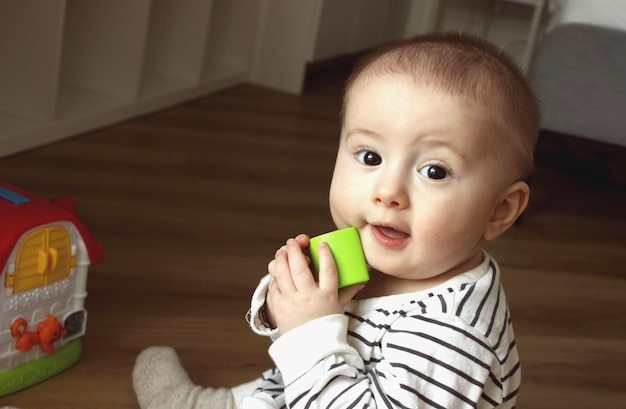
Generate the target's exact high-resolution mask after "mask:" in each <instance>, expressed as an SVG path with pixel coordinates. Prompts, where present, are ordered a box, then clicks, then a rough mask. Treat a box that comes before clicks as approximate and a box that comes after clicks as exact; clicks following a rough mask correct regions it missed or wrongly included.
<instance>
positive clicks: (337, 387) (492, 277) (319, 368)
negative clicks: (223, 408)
mask: <svg viewBox="0 0 626 409" xmlns="http://www.w3.org/2000/svg"><path fill="white" fill-rule="evenodd" d="M266 291H267V280H266V279H264V280H263V281H262V282H261V284H260V286H259V288H257V291H256V292H255V296H254V298H253V302H252V309H251V314H252V315H251V318H252V319H251V325H252V328H253V329H254V330H255V331H256V332H257V333H260V334H264V335H269V336H271V337H272V338H273V339H274V343H273V344H272V346H271V347H270V350H269V353H270V355H271V357H272V359H273V360H274V363H275V364H276V367H277V369H274V370H271V371H268V372H266V373H265V374H264V375H263V377H262V379H261V381H260V384H259V386H258V391H257V393H260V394H264V396H265V397H266V398H267V396H270V397H271V398H272V400H273V402H274V404H275V407H279V408H280V407H289V408H342V409H344V408H410V409H415V408H445V409H450V408H496V407H497V408H514V407H515V401H516V396H517V392H518V389H519V384H520V377H521V373H520V365H519V357H518V354H517V348H516V346H515V339H514V335H513V328H512V325H511V319H510V314H509V310H508V306H507V302H506V298H505V295H504V291H503V289H502V286H501V284H500V272H499V268H498V266H497V264H496V262H495V261H494V260H493V258H491V257H490V256H489V255H488V254H486V253H485V257H484V261H483V263H482V264H481V265H480V266H478V267H476V268H475V269H472V270H470V271H467V272H465V273H463V274H461V275H458V276H456V277H454V278H453V279H451V280H449V281H447V282H445V283H443V284H441V285H439V286H437V287H434V288H431V289H428V290H426V291H420V292H416V293H410V294H399V295H392V296H386V297H378V298H370V299H364V300H353V301H352V302H351V303H350V304H349V305H348V306H347V307H346V311H345V314H343V315H341V314H338V315H331V316H327V317H322V318H319V319H316V320H313V321H311V322H308V323H306V324H304V325H302V326H300V327H298V328H295V329H293V330H291V331H289V332H288V333H286V334H284V335H282V336H280V337H279V336H278V334H277V333H276V331H275V330H270V329H269V328H267V326H265V325H264V324H263V323H262V321H261V319H260V316H259V310H260V307H261V306H262V304H263V300H264V296H265V293H266Z"/></svg>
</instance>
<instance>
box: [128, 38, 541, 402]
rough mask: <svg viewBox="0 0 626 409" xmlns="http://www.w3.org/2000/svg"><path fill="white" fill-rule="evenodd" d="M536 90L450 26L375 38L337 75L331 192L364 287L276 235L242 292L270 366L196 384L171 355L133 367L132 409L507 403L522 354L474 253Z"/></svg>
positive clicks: (529, 153) (517, 151)
mask: <svg viewBox="0 0 626 409" xmlns="http://www.w3.org/2000/svg"><path fill="white" fill-rule="evenodd" d="M538 130H539V113H538V107H537V102H536V99H535V97H534V95H533V93H532V91H531V90H530V88H529V87H528V85H527V83H526V80H525V79H524V76H523V75H522V74H521V73H520V71H519V69H518V68H517V66H516V65H515V64H514V63H513V62H512V61H511V60H510V58H508V57H507V56H506V55H504V54H503V53H502V52H501V51H500V50H499V49H497V48H496V47H495V46H493V45H491V44H489V43H487V42H485V41H483V40H480V39H477V38H474V37H469V36H464V35H460V34H433V35H426V36H422V37H418V38H414V39H410V40H404V41H400V42H396V43H393V44H388V45H385V46H383V47H382V48H380V49H377V50H375V51H374V52H372V53H370V54H369V55H367V56H366V57H365V58H364V59H363V60H362V61H361V62H360V63H359V64H358V65H357V67H356V69H355V70H354V72H353V73H352V75H351V76H350V78H349V81H348V84H347V87H346V92H345V98H344V107H343V113H342V131H341V136H340V143H339V149H338V153H337V159H336V164H335V170H334V174H333V178H332V183H331V187H330V200H329V202H330V211H331V214H332V218H333V220H334V222H335V224H336V226H337V227H338V228H344V227H348V226H354V227H356V228H357V229H358V231H359V234H360V237H361V241H362V245H363V250H364V252H365V256H366V259H367V263H368V267H369V270H370V277H371V279H370V281H369V282H368V283H367V284H366V285H362V284H357V285H354V286H351V287H347V288H342V289H341V290H338V288H337V272H336V269H335V265H334V261H333V258H332V255H331V253H330V250H329V249H328V246H327V245H326V244H325V243H322V244H320V245H319V247H318V251H319V258H320V272H319V281H315V278H314V275H313V274H312V273H311V271H310V268H309V257H308V256H307V251H306V249H307V248H308V243H309V238H308V236H306V235H299V236H297V237H295V238H292V239H289V240H287V242H286V243H285V245H283V246H282V247H281V248H280V249H278V251H277V252H276V254H275V256H274V259H273V260H272V261H271V262H270V263H269V266H268V270H269V275H268V276H266V277H264V278H263V279H262V280H261V283H260V284H259V286H258V288H257V290H256V291H255V293H254V295H253V299H252V308H251V311H250V317H249V320H250V324H251V326H252V329H253V330H254V331H255V332H257V333H259V334H262V335H267V336H270V337H271V338H272V340H273V343H272V345H271V347H270V348H269V354H270V356H271V357H272V359H273V361H274V363H275V365H276V369H272V370H269V371H267V372H266V373H264V374H263V375H262V376H261V377H260V378H259V379H258V380H255V381H253V382H250V383H248V384H244V385H240V386H237V387H234V388H232V389H226V388H222V389H212V388H206V389H205V388H201V387H199V386H196V385H194V384H193V383H192V382H191V381H190V379H189V378H188V376H187V374H186V373H185V371H184V369H183V368H182V367H181V365H180V362H179V360H178V358H177V356H176V354H175V352H174V351H173V350H172V349H170V348H166V347H153V348H149V349H147V350H146V351H144V352H142V354H141V355H140V356H139V357H138V359H137V363H136V366H135V370H134V373H133V378H134V386H135V391H136V393H137V398H138V400H139V404H140V406H141V408H143V409H146V408H150V409H159V408H283V407H289V408H305V407H323V408H349V407H358V408H364V407H371V408H374V407H386V408H388V407H394V408H395V407H397V408H418V407H420V408H421V407H434V408H464V407H476V408H496V407H497V408H513V407H515V402H516V397H517V393H518V389H519V386H520V379H521V374H520V363H519V358H518V353H517V349H516V345H515V338H514V334H513V328H512V325H511V316H510V314H509V311H508V307H507V302H506V297H505V294H504V291H503V289H502V286H501V284H500V270H499V268H498V265H497V263H496V261H495V260H494V259H493V258H492V257H491V256H490V255H489V254H487V253H486V252H485V251H484V250H483V246H484V245H485V243H487V242H488V241H490V240H493V239H495V238H496V237H498V236H500V235H501V234H502V233H504V232H505V231H506V230H507V229H508V228H509V227H511V225H513V223H514V222H515V220H516V219H517V218H518V216H519V215H520V214H521V213H522V211H523V210H524V209H525V207H526V205H527V203H528V198H529V187H528V185H527V184H526V183H525V182H524V180H525V179H526V177H527V176H528V175H529V173H530V172H531V170H532V163H533V149H534V145H535V142H536V138H537V134H538Z"/></svg>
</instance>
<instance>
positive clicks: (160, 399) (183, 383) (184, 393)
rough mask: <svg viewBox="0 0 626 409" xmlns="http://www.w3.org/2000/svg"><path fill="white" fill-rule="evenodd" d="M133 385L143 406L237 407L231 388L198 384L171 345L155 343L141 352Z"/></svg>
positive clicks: (155, 408) (176, 408)
mask: <svg viewBox="0 0 626 409" xmlns="http://www.w3.org/2000/svg"><path fill="white" fill-rule="evenodd" d="M133 386H134V388H135V394H136V395H137V400H138V401H139V406H140V407H141V409H235V408H236V405H235V402H234V398H233V394H232V392H231V390H230V389H227V388H219V389H214V388H206V389H204V388H201V387H200V386H196V385H194V384H193V382H192V381H191V379H189V376H188V375H187V372H186V371H185V369H184V368H183V367H182V365H181V364H180V360H179V359H178V355H176V352H175V351H174V350H173V349H172V348H169V347H151V348H148V349H146V350H145V351H143V352H141V354H139V356H138V357H137V361H136V362H135V368H134V370H133Z"/></svg>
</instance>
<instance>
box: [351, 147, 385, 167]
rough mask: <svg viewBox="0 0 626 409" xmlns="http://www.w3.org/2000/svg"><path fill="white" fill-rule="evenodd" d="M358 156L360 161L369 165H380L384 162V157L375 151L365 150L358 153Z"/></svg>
mask: <svg viewBox="0 0 626 409" xmlns="http://www.w3.org/2000/svg"><path fill="white" fill-rule="evenodd" d="M356 158H357V160H358V161H359V162H361V163H362V164H364V165H367V166H378V165H380V164H381V163H382V162H383V158H381V157H380V155H379V154H377V153H376V152H373V151H369V150H364V151H362V152H359V153H357V155H356Z"/></svg>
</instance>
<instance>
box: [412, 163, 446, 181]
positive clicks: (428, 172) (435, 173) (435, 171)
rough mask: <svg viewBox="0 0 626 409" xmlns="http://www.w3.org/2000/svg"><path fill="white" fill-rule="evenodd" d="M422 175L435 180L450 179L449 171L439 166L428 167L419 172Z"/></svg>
mask: <svg viewBox="0 0 626 409" xmlns="http://www.w3.org/2000/svg"><path fill="white" fill-rule="evenodd" d="M419 173H420V175H422V176H424V177H427V178H428V179H433V180H443V179H447V178H448V177H450V174H449V173H448V171H447V170H446V169H445V168H443V167H441V166H437V165H427V166H424V167H423V168H421V169H420V170H419Z"/></svg>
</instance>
